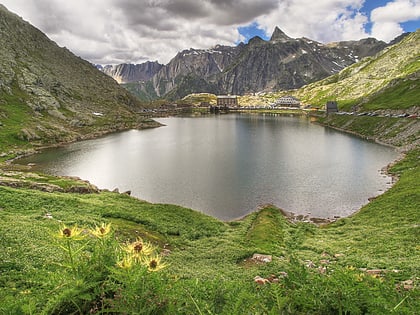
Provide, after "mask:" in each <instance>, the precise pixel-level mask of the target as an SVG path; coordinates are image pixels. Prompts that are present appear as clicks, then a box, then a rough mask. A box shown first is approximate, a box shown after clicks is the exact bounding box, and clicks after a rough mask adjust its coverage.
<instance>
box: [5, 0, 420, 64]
mask: <svg viewBox="0 0 420 315" xmlns="http://www.w3.org/2000/svg"><path fill="white" fill-rule="evenodd" d="M0 4H3V5H4V6H5V7H6V8H7V9H8V10H9V11H12V12H13V13H16V14H17V15H19V16H21V17H22V18H23V19H24V20H26V21H28V22H30V23H31V24H32V25H34V26H35V27H37V28H39V29H40V30H41V31H43V32H44V33H45V34H47V36H48V37H49V38H50V39H52V40H54V41H55V42H57V44H58V45H60V46H62V47H67V48H68V49H70V50H71V51H72V52H73V53H75V54H76V55H77V56H80V57H82V58H84V59H86V60H88V61H90V62H92V63H95V64H102V65H106V64H120V63H143V62H146V61H158V62H160V63H162V64H167V63H168V62H169V61H170V60H171V59H172V58H173V57H175V55H176V54H177V53H178V52H180V51H182V50H184V49H189V48H196V49H208V48H211V47H214V46H215V45H218V44H220V45H229V46H235V45H237V44H238V43H240V42H245V43H246V42H247V41H248V40H249V39H250V38H252V37H253V36H255V35H258V36H260V37H262V38H263V39H269V38H270V36H271V34H272V33H273V31H274V28H275V27H276V26H277V27H279V28H280V29H281V30H282V31H283V32H285V33H286V34H287V35H288V36H290V37H292V38H300V37H306V38H310V39H312V40H316V41H319V42H322V43H330V42H335V41H342V40H358V39H361V38H366V37H375V38H377V39H380V40H384V41H386V42H389V41H390V40H392V39H394V38H395V37H396V36H398V35H400V34H402V33H403V32H413V31H416V30H417V29H419V28H420V0H316V1H314V0H259V1H255V0H71V1H68V0H0Z"/></svg>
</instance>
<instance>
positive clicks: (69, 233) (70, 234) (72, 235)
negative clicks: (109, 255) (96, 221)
mask: <svg viewBox="0 0 420 315" xmlns="http://www.w3.org/2000/svg"><path fill="white" fill-rule="evenodd" d="M82 232H83V230H82V229H80V228H78V227H77V225H75V226H73V227H67V226H64V225H63V226H61V227H60V231H59V232H58V237H59V238H67V239H75V240H80V239H83V238H84V235H83V234H82Z"/></svg>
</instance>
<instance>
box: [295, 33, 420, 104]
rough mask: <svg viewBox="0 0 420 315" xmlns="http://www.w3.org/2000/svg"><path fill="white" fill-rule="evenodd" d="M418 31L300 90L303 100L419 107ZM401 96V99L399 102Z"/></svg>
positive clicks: (322, 102) (419, 66) (307, 101)
mask: <svg viewBox="0 0 420 315" xmlns="http://www.w3.org/2000/svg"><path fill="white" fill-rule="evenodd" d="M419 91H420V30H417V31H416V32H414V33H411V34H409V35H407V36H405V37H404V38H403V39H402V40H401V42H399V43H397V44H395V45H393V46H390V47H388V48H386V49H384V50H383V51H381V52H380V53H378V54H377V55H375V56H373V57H368V58H365V59H363V60H361V61H360V62H358V63H356V64H354V65H352V66H350V67H348V68H346V69H344V70H342V71H341V72H339V73H338V74H335V75H333V76H330V77H328V78H326V79H324V80H321V81H319V82H316V83H313V84H310V85H308V86H306V87H304V88H302V89H300V90H299V91H298V92H297V93H296V96H297V97H299V98H301V99H302V100H303V101H304V102H306V103H310V104H316V105H323V104H325V102H326V101H328V100H337V101H339V103H340V104H341V108H342V109H348V110H359V111H363V110H376V109H408V108H411V107H418V106H420V94H419V93H420V92H419ZM402 99H403V101H402Z"/></svg>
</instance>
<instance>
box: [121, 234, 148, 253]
mask: <svg viewBox="0 0 420 315" xmlns="http://www.w3.org/2000/svg"><path fill="white" fill-rule="evenodd" d="M124 250H125V251H126V252H128V253H130V254H132V255H133V256H137V257H140V256H144V255H146V256H147V255H150V254H151V253H152V252H153V246H152V245H150V244H149V243H147V242H144V241H143V240H142V239H141V238H137V240H136V241H135V242H132V243H129V244H127V245H126V246H125V247H124Z"/></svg>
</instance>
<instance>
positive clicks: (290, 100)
mask: <svg viewBox="0 0 420 315" xmlns="http://www.w3.org/2000/svg"><path fill="white" fill-rule="evenodd" d="M274 106H279V107H300V100H298V99H297V98H296V97H294V96H290V95H287V96H282V97H280V98H279V99H278V100H277V101H276V103H275V104H274Z"/></svg>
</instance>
